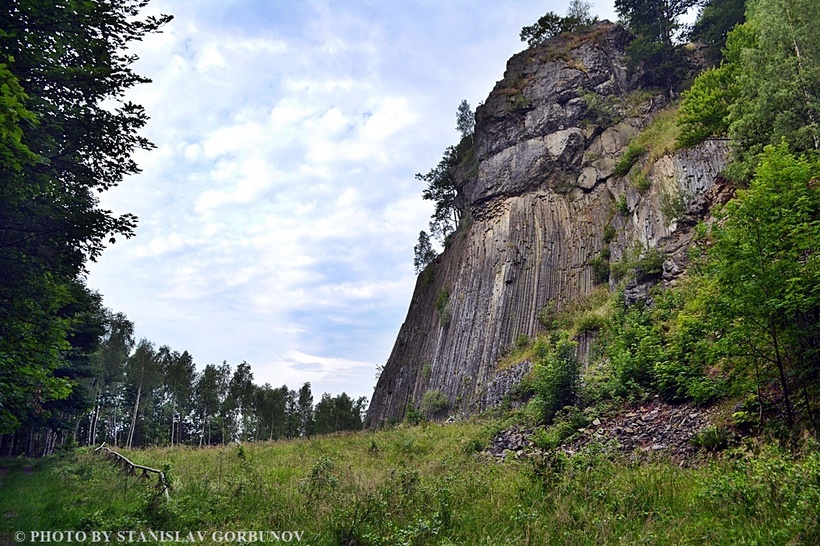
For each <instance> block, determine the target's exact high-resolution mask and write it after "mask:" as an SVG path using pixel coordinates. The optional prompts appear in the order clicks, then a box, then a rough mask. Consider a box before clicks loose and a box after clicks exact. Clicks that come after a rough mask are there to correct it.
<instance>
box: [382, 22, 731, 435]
mask: <svg viewBox="0 0 820 546" xmlns="http://www.w3.org/2000/svg"><path fill="white" fill-rule="evenodd" d="M627 43H628V34H627V33H626V31H625V30H624V29H623V28H621V27H620V26H618V25H614V24H611V23H608V22H604V23H601V24H599V25H597V26H595V27H593V28H592V29H591V30H589V31H586V32H585V33H583V34H581V35H577V36H569V37H559V38H558V39H554V40H553V41H551V42H549V43H548V44H547V45H545V46H542V47H539V48H535V49H530V50H527V51H524V52H522V53H519V54H517V55H515V56H514V57H513V58H512V59H510V61H509V63H508V66H507V71H506V72H505V75H504V79H502V80H501V81H500V82H498V84H497V85H496V87H495V89H494V90H493V92H492V93H491V94H490V96H489V97H488V99H487V101H486V102H485V104H484V105H482V106H481V107H479V109H478V111H477V113H476V131H475V136H474V153H475V158H476V161H477V167H476V168H473V169H464V170H463V172H459V173H457V174H458V180H457V182H456V185H457V188H458V196H457V203H458V204H459V206H460V208H462V210H463V212H464V215H465V216H466V217H468V218H470V221H469V222H466V223H465V225H463V226H462V227H461V228H460V229H459V231H458V232H457V233H456V234H455V235H453V236H452V238H451V241H450V244H449V246H448V248H447V249H446V250H445V252H444V253H443V254H442V255H441V256H439V257H438V258H437V259H436V260H435V262H434V263H433V264H431V265H430V266H429V268H430V269H428V270H427V271H425V272H424V273H423V274H422V275H420V276H419V280H418V282H417V284H416V290H415V292H414V294H413V298H412V300H411V303H410V309H409V311H408V314H407V318H406V320H405V323H404V324H403V325H402V327H401V329H400V331H399V334H398V338H397V340H396V343H395V345H394V347H393V351H392V353H391V355H390V358H389V360H388V362H387V364H386V365H385V368H384V370H383V372H382V374H381V376H380V378H379V381H378V384H377V386H376V389H375V392H374V394H373V397H372V400H371V404H370V409H369V413H368V417H369V423H370V425H371V426H379V425H380V424H383V423H385V422H387V421H389V420H400V419H402V418H403V416H404V412H405V409H406V407H407V405H408V404H418V402H419V401H420V400H421V397H422V396H423V395H424V393H425V392H427V391H429V390H440V391H441V392H443V393H444V394H445V395H446V396H447V397H448V399H449V401H450V406H449V411H450V413H454V412H467V413H470V412H475V411H479V410H482V409H484V408H487V407H490V406H493V405H496V404H498V403H499V402H500V401H502V400H503V399H504V397H505V395H506V394H508V393H509V392H510V391H511V389H512V388H514V386H515V384H516V383H517V382H518V381H520V379H521V377H523V373H525V371H524V372H522V370H523V369H519V370H517V371H516V372H514V373H512V374H511V373H509V372H505V373H503V374H499V373H497V372H496V365H497V362H498V358H499V356H500V355H501V353H502V352H503V351H504V350H506V349H508V348H509V347H511V346H512V345H513V344H514V342H515V340H516V338H518V336H520V335H521V334H526V335H527V336H533V335H534V334H535V333H536V331H537V329H538V324H539V323H538V315H539V313H540V312H541V311H542V310H543V309H544V307H545V306H546V305H547V304H548V303H550V302H552V304H553V305H554V306H556V307H557V308H561V307H562V306H563V305H565V304H566V303H567V302H569V301H572V300H574V299H577V298H579V297H582V296H584V295H586V294H588V293H589V292H590V291H591V290H592V288H593V285H594V275H593V271H592V267H591V266H590V261H591V260H592V259H593V258H595V257H596V256H599V255H600V254H601V251H602V249H603V248H604V247H605V246H608V247H609V248H608V250H609V252H610V254H611V256H612V259H613V260H619V259H621V258H622V257H623V255H624V253H625V252H626V251H627V249H630V248H632V247H633V246H634V245H635V244H636V243H638V242H640V243H641V244H642V245H644V246H646V247H657V248H660V249H661V250H662V251H663V252H664V253H665V254H666V256H667V262H668V267H667V264H664V272H663V273H664V276H663V277H662V276H660V275H659V276H658V277H657V279H655V281H653V282H656V281H660V280H663V281H664V282H674V278H675V276H676V275H678V274H679V273H680V271H682V270H683V268H684V267H685V262H686V257H685V254H686V253H685V249H686V245H687V244H688V241H689V240H690V239H691V233H690V229H691V225H693V222H691V221H689V220H690V216H691V217H694V216H695V215H697V214H698V213H699V212H700V211H701V210H702V209H703V210H708V206H709V204H710V203H711V202H712V201H714V200H715V199H717V198H718V196H719V194H717V193H716V192H714V191H713V190H712V188H713V187H714V186H715V181H716V179H717V177H718V174H719V172H720V171H721V169H722V168H723V166H724V165H725V163H726V156H727V146H726V144H725V143H724V142H721V141H710V142H707V143H705V144H703V145H701V146H699V147H696V148H693V149H689V150H681V151H679V152H676V153H674V154H671V155H669V156H667V157H664V158H661V160H659V161H657V162H656V163H655V164H654V165H653V166H652V168H651V169H650V171H649V173H648V178H649V179H650V181H651V185H650V187H649V188H648V189H646V190H645V191H644V192H643V193H640V192H639V191H638V190H637V189H636V188H635V187H633V186H632V184H631V183H630V182H629V181H628V179H627V178H625V177H615V176H614V174H613V172H614V169H615V164H616V162H617V160H618V158H619V157H620V156H621V155H622V154H623V152H624V149H625V147H626V145H627V143H628V142H629V139H630V138H632V137H633V136H635V135H636V134H637V133H638V132H639V131H640V129H641V127H643V126H645V125H646V124H647V123H648V122H649V121H650V120H651V118H652V115H653V113H654V112H655V111H657V109H658V108H659V107H660V106H662V105H663V97H653V96H649V97H648V98H647V97H646V95H647V93H646V92H645V91H641V92H640V94H637V93H635V91H636V88H635V84H634V82H632V81H630V80H628V79H627V76H626V71H625V68H624V60H623V52H624V48H625V47H626V45H627ZM636 96H637V97H638V98H637V99H636V98H635V97H636ZM636 101H637V102H636ZM601 105H605V107H603V106H601ZM710 192H711V193H710ZM713 194H714V195H713ZM669 195H673V196H680V198H681V200H682V203H683V204H684V209H685V210H684V213H683V214H681V215H680V218H674V219H673V218H666V217H665V216H664V212H663V210H664V207H663V204H664V200H665V199H666V200H668V197H666V196H669ZM622 196H625V198H626V202H627V204H628V208H629V213H628V214H624V213H621V212H618V211H617V210H616V203H617V202H618V200H619V199H621V197H622ZM607 226H610V230H612V229H614V230H615V233H616V234H617V235H616V237H615V238H614V239H612V240H611V241H609V242H607V241H605V240H604V233H605V230H606V229H607ZM444 293H448V294H449V299H448V301H447V305H446V306H445V307H444V308H443V312H439V310H437V308H436V300H437V299H438V298H440V297H442V298H443V294H444ZM636 297H640V294H638V295H637V296H636Z"/></svg>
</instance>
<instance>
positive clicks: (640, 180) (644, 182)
mask: <svg viewBox="0 0 820 546" xmlns="http://www.w3.org/2000/svg"><path fill="white" fill-rule="evenodd" d="M629 180H630V182H632V185H633V186H635V189H636V190H638V193H644V192H645V191H646V190H648V189H649V187H650V186H651V185H652V181H651V180H649V178H647V176H646V173H645V172H644V171H643V170H640V171H638V172H637V173H635V174H634V176H630V179H629Z"/></svg>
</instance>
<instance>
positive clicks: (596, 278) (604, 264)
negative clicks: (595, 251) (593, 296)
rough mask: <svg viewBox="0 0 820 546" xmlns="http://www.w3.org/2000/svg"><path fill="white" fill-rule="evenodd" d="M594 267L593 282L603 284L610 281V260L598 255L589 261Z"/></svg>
mask: <svg viewBox="0 0 820 546" xmlns="http://www.w3.org/2000/svg"><path fill="white" fill-rule="evenodd" d="M589 265H590V266H591V267H592V282H594V283H595V284H602V283H605V282H609V260H608V259H606V258H604V257H603V256H596V257H595V258H593V259H591V260H590V261H589Z"/></svg>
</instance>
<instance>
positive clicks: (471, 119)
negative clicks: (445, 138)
mask: <svg viewBox="0 0 820 546" xmlns="http://www.w3.org/2000/svg"><path fill="white" fill-rule="evenodd" d="M456 130H457V131H458V132H459V133H461V138H467V137H471V138H472V136H473V132H474V131H475V113H474V112H473V110H472V108H470V103H469V102H467V101H466V100H462V101H461V103H460V104H459V105H458V110H457V111H456Z"/></svg>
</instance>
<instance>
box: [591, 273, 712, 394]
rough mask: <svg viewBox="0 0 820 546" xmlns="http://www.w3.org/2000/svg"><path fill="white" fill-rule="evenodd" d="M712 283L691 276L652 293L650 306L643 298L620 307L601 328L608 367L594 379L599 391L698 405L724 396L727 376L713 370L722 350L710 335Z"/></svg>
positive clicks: (605, 360) (603, 351) (603, 350)
mask: <svg viewBox="0 0 820 546" xmlns="http://www.w3.org/2000/svg"><path fill="white" fill-rule="evenodd" d="M652 262H657V260H655V259H653V260H652ZM661 263H662V262H661ZM643 267H646V268H647V270H650V269H651V267H650V266H649V265H647V264H644V266H643ZM712 287H713V285H711V284H709V283H708V282H707V281H706V280H704V279H702V278H691V279H689V280H687V282H685V283H684V284H683V286H680V287H678V288H675V289H671V290H666V291H663V292H658V293H656V294H654V296H653V298H654V305H653V306H652V307H649V306H646V305H645V304H644V303H642V302H639V303H637V304H635V305H633V306H631V307H629V308H624V307H622V306H619V307H618V308H617V309H616V310H615V313H614V316H613V317H612V319H611V320H610V321H608V323H607V324H606V327H605V328H604V329H602V334H601V336H602V348H601V355H602V356H601V357H599V358H603V359H604V362H605V366H606V367H607V368H608V370H609V371H608V375H607V374H604V376H603V377H599V378H597V379H596V382H597V386H596V388H597V389H598V391H599V392H600V393H604V392H606V393H609V394H608V396H614V397H616V398H624V399H641V398H643V397H645V396H648V395H651V394H653V393H655V394H658V395H660V396H661V397H662V398H663V399H664V400H667V401H670V402H681V401H694V402H695V403H698V404H707V403H709V402H712V401H714V400H716V399H719V398H720V397H721V396H724V395H725V393H726V390H725V378H723V377H721V376H720V375H717V374H715V373H714V371H715V369H716V366H717V364H718V362H719V361H720V359H721V356H722V353H721V351H720V350H719V348H718V347H716V346H715V343H714V339H713V338H712V337H711V336H712V332H713V329H714V322H713V320H714V315H713V313H712V312H711V306H710V303H709V302H710V298H711V294H712V292H711V290H710V289H711V288H712ZM607 382H609V383H608V384H607ZM596 396H597V395H596Z"/></svg>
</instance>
